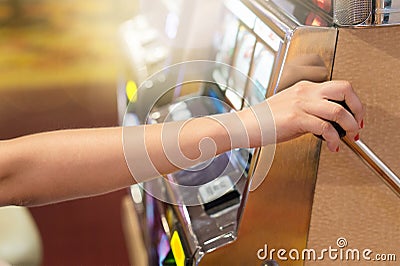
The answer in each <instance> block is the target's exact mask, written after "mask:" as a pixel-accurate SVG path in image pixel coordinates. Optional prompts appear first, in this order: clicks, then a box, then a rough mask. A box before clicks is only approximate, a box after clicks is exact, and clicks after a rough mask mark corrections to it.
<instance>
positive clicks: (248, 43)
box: [226, 26, 256, 109]
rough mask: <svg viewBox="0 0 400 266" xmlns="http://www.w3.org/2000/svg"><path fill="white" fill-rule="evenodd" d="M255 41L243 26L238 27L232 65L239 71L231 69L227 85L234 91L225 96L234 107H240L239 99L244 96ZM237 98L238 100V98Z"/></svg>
mask: <svg viewBox="0 0 400 266" xmlns="http://www.w3.org/2000/svg"><path fill="white" fill-rule="evenodd" d="M255 43H256V37H255V36H254V34H252V33H250V32H249V31H248V30H247V29H246V28H245V27H244V26H241V27H240V31H239V34H238V41H237V48H236V55H235V59H234V62H233V66H234V67H235V68H236V69H238V70H239V71H233V72H232V73H231V75H230V77H229V87H230V88H232V89H233V90H234V91H233V92H232V91H229V92H230V93H228V91H227V94H226V97H227V98H228V99H229V100H230V101H231V103H232V105H233V106H234V107H235V108H236V109H240V108H241V103H242V101H241V99H242V98H243V96H244V91H245V86H246V81H247V78H246V77H247V75H248V73H249V69H250V62H251V58H252V56H253V50H254V46H255ZM238 99H239V100H238Z"/></svg>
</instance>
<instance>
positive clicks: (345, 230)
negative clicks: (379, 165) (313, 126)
mask: <svg viewBox="0 0 400 266" xmlns="http://www.w3.org/2000/svg"><path fill="white" fill-rule="evenodd" d="M399 33H400V27H385V28H368V29H340V30H339V38H338V44H337V52H336V59H335V64H334V69H333V79H336V80H337V79H344V80H349V81H351V83H352V85H353V87H354V89H355V90H356V92H357V93H358V95H359V96H360V97H361V99H362V101H363V102H364V103H365V106H366V109H367V114H366V119H365V120H364V121H365V129H364V130H363V131H362V133H361V139H362V140H363V142H365V143H366V144H367V145H368V146H369V147H370V148H372V149H373V150H374V152H375V153H376V154H377V155H378V156H379V157H380V158H381V159H382V160H383V161H384V162H385V163H386V164H387V165H388V166H389V167H390V168H391V169H392V170H393V171H394V172H395V173H397V174H399V173H400V163H399V162H400V133H399V132H400V108H399V106H400V74H399V69H400V46H399V43H400V34H399ZM340 237H343V238H345V239H346V240H347V243H348V246H347V247H345V248H344V249H343V250H344V251H346V250H348V249H359V250H360V251H363V250H364V249H371V250H372V251H373V253H372V254H371V255H370V257H371V258H372V259H375V255H377V254H378V253H382V254H396V253H397V254H396V255H397V264H396V262H389V261H386V262H384V263H382V261H380V262H377V261H375V262H374V261H365V260H363V259H362V258H361V262H360V261H357V260H350V261H346V262H340V259H338V260H339V261H338V260H335V261H333V260H331V259H329V257H328V256H326V258H325V259H324V260H319V261H317V262H308V263H307V264H306V265H338V264H341V263H346V265H367V264H366V263H368V265H398V263H399V261H400V251H399V246H400V199H399V198H398V197H397V196H395V194H394V193H393V192H392V191H391V190H390V189H389V188H387V187H386V185H385V184H383V182H382V181H381V180H380V178H379V177H378V176H376V175H375V174H374V173H373V172H372V171H371V170H370V169H369V168H368V167H367V166H365V165H364V164H363V163H362V162H361V161H360V159H358V157H357V156H356V155H355V154H353V153H352V152H351V151H350V150H349V149H348V148H347V147H345V145H344V144H343V145H342V146H341V151H340V152H339V153H338V154H334V153H330V152H329V151H328V150H327V149H326V147H323V148H322V151H321V157H320V166H319V172H318V178H317V187H316V194H315V198H314V206H313V212H312V219H311V227H310V235H309V242H308V248H314V249H316V250H322V249H323V248H328V247H329V246H332V247H333V248H338V246H337V244H336V241H337V239H338V238H340Z"/></svg>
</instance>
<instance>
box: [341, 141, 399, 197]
mask: <svg viewBox="0 0 400 266" xmlns="http://www.w3.org/2000/svg"><path fill="white" fill-rule="evenodd" d="M343 142H344V143H346V145H347V146H348V147H349V148H350V149H351V150H352V151H354V152H355V153H356V154H357V155H358V156H359V157H360V158H361V159H362V160H363V161H364V162H365V163H366V164H367V165H368V166H369V167H371V168H372V169H373V170H374V172H375V173H376V174H377V175H378V176H379V177H380V178H382V180H383V182H385V183H386V184H387V185H388V186H389V188H390V189H391V190H393V192H394V193H396V195H397V196H398V197H400V178H399V177H398V176H397V175H396V174H395V173H394V172H393V171H392V170H391V169H390V168H389V167H388V166H387V165H386V164H385V163H384V162H382V160H381V159H380V158H379V157H378V156H377V155H376V154H375V153H374V152H373V151H372V150H371V149H370V148H368V146H367V145H366V144H365V143H364V142H362V141H361V140H358V141H355V142H354V141H350V140H349V139H348V138H343Z"/></svg>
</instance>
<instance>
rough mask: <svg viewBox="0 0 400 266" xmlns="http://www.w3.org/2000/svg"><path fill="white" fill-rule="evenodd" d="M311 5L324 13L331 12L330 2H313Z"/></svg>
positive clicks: (328, 0) (323, 0)
mask: <svg viewBox="0 0 400 266" xmlns="http://www.w3.org/2000/svg"><path fill="white" fill-rule="evenodd" d="M313 3H314V4H315V5H316V6H318V7H319V8H321V9H322V10H324V11H326V12H328V13H329V12H331V9H332V0H313Z"/></svg>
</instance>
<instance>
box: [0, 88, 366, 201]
mask: <svg viewBox="0 0 400 266" xmlns="http://www.w3.org/2000/svg"><path fill="white" fill-rule="evenodd" d="M328 99H332V100H338V101H342V100H345V101H346V103H347V105H348V106H349V107H350V108H351V110H352V112H353V114H354V116H353V115H351V114H350V113H349V112H348V111H346V110H345V109H344V108H343V107H341V106H340V105H338V104H335V103H332V102H330V101H328ZM269 110H271V111H272V115H273V119H272V118H271V119H269V118H268V116H267V115H266V114H267V113H268V111H269ZM363 114H364V110H363V107H362V105H361V103H360V101H359V99H358V98H357V96H356V94H355V93H354V91H353V90H352V88H351V86H350V84H349V83H348V82H343V81H337V82H326V83H321V84H316V83H311V82H300V83H297V84H296V85H294V86H293V87H291V88H289V89H287V90H285V91H283V92H281V93H279V94H277V95H275V96H273V97H271V98H269V99H268V100H267V101H265V102H263V103H261V104H259V105H256V106H254V108H249V109H246V110H243V111H240V112H237V113H228V114H222V115H217V116H210V117H202V118H195V119H192V120H189V121H186V122H172V123H167V124H156V125H147V126H140V127H139V126H138V127H132V128H100V129H79V130H63V131H56V132H49V133H42V134H36V135H31V136H26V137H22V138H17V139H13V140H8V141H2V142H0V205H10V204H16V205H40V204H47V203H51V202H58V201H63V200H69V199H74V198H81V197H87V196H92V195H98V194H102V193H107V192H110V191H113V190H116V189H120V188H123V187H127V186H129V185H131V184H133V183H135V182H136V180H137V181H139V182H141V181H145V180H148V179H151V178H154V177H155V176H158V175H159V174H166V173H171V172H174V171H176V170H178V169H181V168H185V167H189V166H191V165H194V164H196V163H198V162H200V161H203V160H206V159H208V158H212V157H213V156H215V155H216V154H220V153H222V152H225V151H228V150H230V149H232V148H237V147H258V146H263V145H267V144H270V143H273V142H275V141H277V142H282V141H286V140H289V139H292V138H295V137H298V136H300V135H302V134H305V133H307V132H311V133H314V134H318V135H322V136H323V137H324V138H325V139H326V141H327V145H328V147H329V149H330V150H332V151H335V150H336V149H337V147H338V145H339V141H340V140H339V136H338V134H337V132H336V131H335V129H334V128H333V127H332V126H331V125H330V123H328V122H327V121H326V120H332V121H335V122H338V123H339V124H340V125H341V126H342V127H343V128H344V129H345V130H346V131H347V133H348V136H349V137H354V136H355V135H356V134H357V133H358V131H359V129H360V126H359V125H360V123H361V121H362V118H363ZM123 130H124V131H125V130H126V131H125V132H124V139H123ZM275 130H276V131H275ZM275 133H276V134H275ZM168 134H169V135H170V136H171V137H167V138H165V136H168ZM124 152H125V153H124ZM127 162H128V164H127ZM128 166H129V167H130V169H129V168H128ZM130 170H131V171H130ZM132 177H133V178H132Z"/></svg>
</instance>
